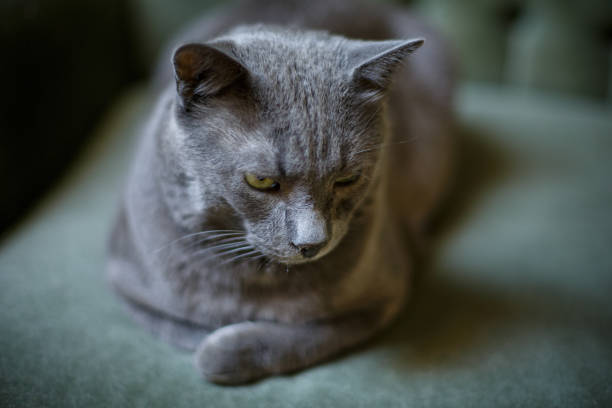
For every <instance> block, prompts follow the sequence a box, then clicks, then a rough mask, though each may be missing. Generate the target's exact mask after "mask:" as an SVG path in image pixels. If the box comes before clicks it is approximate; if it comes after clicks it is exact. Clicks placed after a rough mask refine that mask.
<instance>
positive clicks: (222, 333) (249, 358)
mask: <svg viewBox="0 0 612 408" xmlns="http://www.w3.org/2000/svg"><path fill="white" fill-rule="evenodd" d="M265 335H266V333H265V330H264V329H263V327H261V326H260V325H259V324H258V323H253V322H244V323H237V324H232V325H229V326H225V327H221V328H220V329H218V330H215V331H214V332H212V333H211V334H210V335H209V336H207V337H206V338H205V339H204V340H203V341H202V343H201V344H200V345H199V347H198V349H197V350H196V353H195V363H196V366H197V368H198V370H199V371H200V373H201V374H202V375H203V376H204V378H206V379H207V380H208V381H211V382H215V383H218V384H242V383H247V382H251V381H254V380H257V379H260V378H262V377H265V376H267V375H270V374H271V373H270V372H269V369H268V368H267V367H266V365H267V364H266V361H268V360H269V347H268V346H267V344H266V342H265V341H264V340H263V339H264V338H265Z"/></svg>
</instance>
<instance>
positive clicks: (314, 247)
mask: <svg viewBox="0 0 612 408" xmlns="http://www.w3.org/2000/svg"><path fill="white" fill-rule="evenodd" d="M325 244H326V242H323V243H320V244H306V245H295V244H293V245H294V246H295V247H297V248H298V249H299V250H300V254H302V256H303V257H304V258H314V257H315V256H316V255H317V254H318V253H319V251H320V250H321V249H323V247H324V246H325Z"/></svg>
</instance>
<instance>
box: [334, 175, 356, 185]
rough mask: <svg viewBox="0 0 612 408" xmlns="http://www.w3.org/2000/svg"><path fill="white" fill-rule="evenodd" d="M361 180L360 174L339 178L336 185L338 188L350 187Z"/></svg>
mask: <svg viewBox="0 0 612 408" xmlns="http://www.w3.org/2000/svg"><path fill="white" fill-rule="evenodd" d="M358 179H359V174H353V175H352V176H346V177H339V178H337V179H336V181H335V184H336V185H337V186H348V185H349V184H353V183H354V182H356V181H357V180H358Z"/></svg>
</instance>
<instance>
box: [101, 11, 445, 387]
mask: <svg viewBox="0 0 612 408" xmlns="http://www.w3.org/2000/svg"><path fill="white" fill-rule="evenodd" d="M258 21H259V22H263V23H265V24H258V25H241V24H244V23H254V22H258ZM280 23H285V24H286V23H289V24H290V25H291V27H289V28H286V27H282V26H279V25H278V24H280ZM313 28H314V29H317V30H319V29H325V30H328V31H316V30H313ZM329 32H332V33H333V34H330V33H329ZM415 35H417V36H425V37H427V44H426V45H425V46H424V47H423V49H422V50H419V51H418V52H417V53H416V54H415V55H414V56H411V57H408V55H409V54H410V53H412V52H413V51H415V50H416V49H417V48H418V47H419V46H420V45H421V44H422V41H421V40H418V39H417V40H385V39H387V38H404V39H405V38H410V37H413V36H415ZM348 37H352V38H368V39H373V40H378V41H372V40H369V41H364V40H356V39H349V38H348ZM383 40H384V41H383ZM178 43H179V44H181V46H180V47H178V48H176V49H175V50H174V51H173V53H172V59H171V61H172V64H168V63H167V62H166V61H167V59H166V60H164V63H163V65H162V67H161V68H160V70H159V72H158V82H159V83H169V82H170V75H171V74H173V75H174V81H172V83H173V85H172V86H171V87H167V88H166V89H165V90H164V91H163V92H161V96H160V99H159V103H158V105H157V108H156V109H155V111H154V112H153V114H152V115H151V118H150V121H149V123H148V126H147V128H146V130H145V131H144V134H143V137H142V143H141V145H140V148H139V150H138V153H137V156H136V158H135V160H134V165H133V169H132V172H131V174H130V177H129V179H128V183H127V187H126V191H125V194H124V198H123V200H122V204H121V208H120V213H119V216H118V219H117V222H116V224H115V228H114V231H113V234H112V237H111V240H110V256H109V264H108V273H109V277H110V280H111V282H112V284H113V286H114V287H115V288H116V290H117V291H118V292H119V293H120V294H121V295H122V298H123V299H125V301H126V304H127V305H128V306H129V307H130V309H131V310H132V311H133V313H134V316H135V317H136V318H137V319H138V320H139V321H140V322H141V323H142V324H144V325H146V326H147V327H149V328H150V329H151V330H152V331H154V332H155V333H157V334H158V335H160V336H161V337H163V338H165V339H166V340H168V341H171V342H172V343H174V344H177V345H179V346H182V347H184V348H188V349H195V350H196V355H195V356H196V364H197V366H198V368H199V369H200V371H201V372H202V373H203V375H204V376H205V377H206V378H208V379H210V380H212V381H215V382H219V383H229V384H235V383H242V382H248V381H252V380H255V379H258V378H261V377H264V376H268V375H272V374H281V373H286V372H291V371H295V370H299V369H302V368H304V367H307V366H310V365H312V364H315V363H317V362H320V361H322V360H324V359H327V358H329V357H331V356H333V355H335V354H337V353H338V352H340V351H342V350H345V349H346V348H348V347H351V346H354V345H356V344H359V343H361V342H363V341H365V340H367V339H369V338H370V337H372V336H373V335H374V334H375V333H377V332H378V331H380V329H382V328H383V327H385V326H386V325H388V324H389V322H391V321H392V319H393V318H394V317H395V316H396V315H397V313H398V311H399V310H400V309H401V307H402V305H403V303H404V302H405V300H406V298H407V294H408V289H409V278H410V272H411V260H412V259H411V252H410V250H409V245H408V244H409V242H411V241H414V240H415V239H418V237H419V236H420V235H421V234H422V232H423V226H424V224H425V222H426V220H427V217H428V216H429V214H430V212H431V210H432V209H433V208H434V206H435V205H436V203H437V202H438V201H439V199H440V197H441V195H442V194H443V192H444V190H445V184H446V181H447V178H448V173H449V168H450V163H451V151H452V138H451V136H450V123H451V109H450V104H451V96H452V95H451V94H452V85H451V82H452V81H451V78H450V63H449V61H448V59H447V56H446V54H445V52H444V51H443V47H442V45H441V44H440V42H439V41H438V40H437V39H436V37H435V35H431V33H430V31H429V30H428V29H427V28H426V27H424V26H423V25H422V24H421V23H420V22H418V21H417V20H415V19H413V18H412V17H411V16H410V15H409V14H407V13H406V12H405V11H404V10H397V9H393V8H387V7H383V6H375V5H371V4H369V3H366V4H364V5H362V6H361V7H360V6H359V5H357V4H356V3H355V2H354V1H348V0H338V1H334V2H329V1H326V0H314V1H313V0H310V1H308V2H306V4H304V3H301V2H297V1H269V2H266V3H265V5H262V4H260V3H257V2H255V1H246V2H244V3H243V4H242V5H241V6H240V7H239V8H235V9H228V10H226V11H222V12H220V13H219V14H217V15H215V16H214V17H212V18H210V19H206V20H201V21H199V22H198V23H197V24H195V25H194V26H193V27H191V28H190V29H189V30H188V31H187V33H186V34H185V35H184V36H183V38H182V39H181V40H179V41H178ZM427 50H428V51H427ZM166 67H170V69H168V68H166ZM164 78H167V79H164ZM246 173H252V174H256V175H258V176H262V177H268V178H272V179H274V180H275V181H276V182H278V188H277V189H276V190H275V191H260V190H257V189H254V188H252V187H250V186H249V185H247V183H246V182H245V174H246ZM350 176H355V177H357V178H356V180H355V181H354V182H352V183H351V182H349V183H345V184H343V183H336V182H335V181H336V180H338V179H341V178H345V179H346V177H350Z"/></svg>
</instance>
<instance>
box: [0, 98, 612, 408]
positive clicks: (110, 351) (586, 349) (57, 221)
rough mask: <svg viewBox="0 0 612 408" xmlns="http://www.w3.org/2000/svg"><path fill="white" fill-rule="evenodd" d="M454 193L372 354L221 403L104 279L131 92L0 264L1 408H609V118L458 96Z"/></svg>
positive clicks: (596, 110) (133, 129) (141, 104)
mask: <svg viewBox="0 0 612 408" xmlns="http://www.w3.org/2000/svg"><path fill="white" fill-rule="evenodd" d="M460 96H461V97H460V99H459V108H460V111H461V118H462V123H463V128H464V129H465V130H464V133H465V137H466V139H465V140H466V143H464V144H463V146H464V150H465V155H464V158H465V159H464V162H463V165H462V166H461V170H460V172H459V174H460V175H462V177H461V180H460V183H459V186H460V188H459V193H457V194H454V195H453V198H452V200H451V201H450V202H449V205H447V207H446V211H445V212H444V214H445V218H444V219H445V220H446V222H445V223H444V224H443V225H445V227H444V228H442V229H441V230H442V231H443V232H442V233H441V234H440V236H439V239H438V240H437V242H438V245H437V248H438V250H437V253H436V255H435V256H434V257H433V261H432V266H431V269H430V271H429V272H428V273H427V274H426V275H424V276H423V277H422V279H421V280H420V282H419V285H418V286H417V289H416V291H415V293H414V297H413V299H412V301H411V302H410V304H409V305H408V307H407V308H406V311H405V313H404V314H403V315H402V317H401V318H400V319H399V321H398V322H397V324H395V325H394V326H393V327H392V328H391V329H389V330H388V331H387V332H386V333H385V334H383V335H382V336H380V337H379V338H378V339H377V340H375V341H373V342H371V343H370V344H369V345H367V346H365V347H363V348H361V349H359V350H356V351H355V352H352V353H350V354H347V355H345V356H343V357H341V358H338V359H336V360H334V361H331V362H329V363H326V364H322V365H319V366H316V367H313V368H311V369H308V370H306V371H304V372H301V373H297V374H294V375H290V376H283V377H276V378H271V379H267V380H264V381H261V382H259V383H256V384H253V385H249V386H242V387H236V388H227V387H220V386H216V385H212V384H209V383H206V382H204V381H203V380H202V379H201V378H200V377H199V376H198V374H197V373H196V370H195V369H194V367H193V366H192V362H191V356H190V355H189V354H186V353H184V352H181V351H179V350H176V349H174V348H172V347H171V346H169V345H167V344H165V343H163V342H161V341H159V340H158V339H156V338H154V337H153V336H151V335H149V333H147V332H146V331H144V330H143V329H142V328H141V327H140V326H139V325H137V324H135V322H133V321H132V320H131V319H130V317H129V316H128V315H127V314H126V313H125V312H124V310H123V309H122V307H121V305H120V303H119V302H118V301H117V299H115V297H114V295H113V294H112V292H111V290H110V289H109V287H108V285H107V283H106V281H105V278H104V261H105V241H106V237H107V233H108V229H109V225H110V222H111V219H112V217H113V215H114V212H115V204H116V202H117V199H118V193H119V191H120V187H121V183H122V179H123V176H124V174H125V171H126V168H127V166H128V163H129V158H130V151H131V146H132V145H133V143H134V140H135V134H136V133H137V129H138V126H139V120H140V119H141V118H142V117H143V115H144V113H145V112H146V111H147V110H148V109H149V107H150V102H149V101H150V100H151V99H152V98H151V95H149V94H147V92H146V91H144V90H142V89H134V90H132V91H131V92H129V93H128V94H126V95H125V96H124V97H123V98H122V99H121V101H119V102H118V103H117V104H116V105H115V109H114V111H113V112H111V113H110V115H109V116H108V117H107V119H106V120H105V121H104V122H103V123H102V125H101V126H100V128H99V130H98V132H97V135H96V138H95V140H96V143H95V144H94V145H92V146H91V148H90V149H89V151H88V154H86V155H85V156H84V157H83V158H82V161H81V163H80V165H79V166H77V167H76V168H75V169H74V171H73V172H72V173H71V175H70V176H69V177H67V178H66V179H65V180H64V182H63V183H62V185H61V186H60V187H58V188H57V189H56V191H55V192H54V194H53V195H52V196H51V197H49V198H48V199H47V200H46V201H45V202H44V203H42V204H41V205H40V206H39V208H38V210H37V211H36V212H35V213H34V214H33V215H32V216H30V217H29V218H28V219H27V220H26V221H25V222H24V223H22V225H21V226H20V227H19V228H18V230H17V231H16V232H15V233H14V234H12V236H10V237H9V238H8V239H7V240H6V241H5V242H4V243H3V245H2V247H0V333H1V335H0V405H1V406H7V407H11V406H15V407H29V406H88V407H98V406H99V407H121V406H126V407H139V406H147V407H156V406H159V407H190V406H214V407H237V406H248V407H311V406H317V407H343V406H346V407H349V406H350V407H373V406H381V407H382V406H415V407H417V406H418V407H432V406H436V407H439V406H461V407H462V406H483V407H492V406H494V407H499V406H512V407H514V406H559V407H578V406H606V403H607V404H610V403H612V386H611V384H610V381H609V379H610V378H612V348H611V347H610V345H611V344H612V325H611V324H610V323H611V322H612V302H611V300H610V296H609V288H610V287H612V274H610V271H611V270H612V257H610V255H609V249H610V248H609V246H610V242H612V216H611V215H610V204H611V203H612V189H611V188H610V180H609V174H610V164H609V163H610V160H609V158H610V154H611V153H612V140H611V139H610V135H611V134H612V122H611V120H610V117H611V115H610V112H609V111H606V110H605V109H603V108H602V107H601V106H599V105H595V104H590V103H587V102H581V101H575V100H566V99H561V98H555V97H551V96H545V95H530V96H527V95H524V94H517V93H515V92H513V91H512V90H504V89H499V88H490V87H482V86H480V87H479V86H468V87H465V88H464V89H463V90H462V92H461V95H460Z"/></svg>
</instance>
